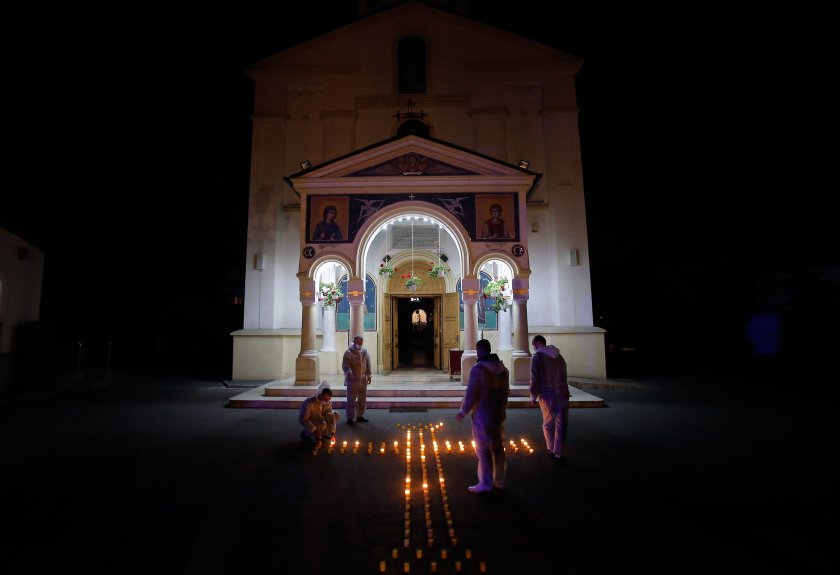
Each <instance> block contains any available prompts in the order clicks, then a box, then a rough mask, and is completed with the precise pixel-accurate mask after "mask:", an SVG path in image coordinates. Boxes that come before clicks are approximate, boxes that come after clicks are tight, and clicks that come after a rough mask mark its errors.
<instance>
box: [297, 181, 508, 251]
mask: <svg viewBox="0 0 840 575" xmlns="http://www.w3.org/2000/svg"><path fill="white" fill-rule="evenodd" d="M405 200H411V201H416V202H428V203H430V204H434V205H435V206H438V207H440V208H443V209H444V210H446V211H447V212H449V214H451V215H452V216H453V217H454V218H455V219H457V220H458V221H459V222H460V223H461V225H462V226H464V229H466V230H467V233H468V234H469V236H470V239H471V240H473V241H482V240H484V241H486V240H492V241H499V242H513V241H519V203H518V201H517V194H516V193H514V192H511V193H502V194H459V193H443V194H441V193H434V194H431V193H429V194H427V193H408V194H406V193H400V194H354V195H352V196H326V195H311V196H307V199H306V201H307V208H306V209H307V218H306V221H307V234H306V237H307V238H309V241H310V242H321V243H323V242H330V243H347V242H352V241H353V240H355V238H356V234H357V233H358V232H359V230H360V229H361V228H362V226H363V225H364V224H365V222H367V221H368V220H369V219H370V218H371V217H372V216H373V215H374V214H376V212H378V211H379V210H381V209H382V208H385V207H387V206H390V205H392V204H396V203H399V202H403V201H405ZM330 207H335V208H336V211H337V214H335V215H333V214H332V213H331V211H330V210H329V208H330ZM498 208H501V211H499V209H498ZM330 218H332V221H330ZM322 224H323V225H322ZM319 226H321V227H320V228H319ZM336 228H337V229H336ZM316 232H317V235H316ZM339 236H340V237H339ZM316 238H320V239H316ZM328 238H332V239H328Z"/></svg>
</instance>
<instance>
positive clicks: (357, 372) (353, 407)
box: [341, 335, 370, 424]
mask: <svg viewBox="0 0 840 575" xmlns="http://www.w3.org/2000/svg"><path fill="white" fill-rule="evenodd" d="M364 341H365V339H364V338H363V337H362V336H361V335H357V336H356V337H354V338H353V345H351V346H350V347H348V348H347V350H346V351H345V352H344V359H343V360H342V361H341V370H342V371H343V372H344V385H346V386H347V406H346V408H345V411H346V413H347V423H349V424H352V423H353V422H354V421H358V422H359V423H366V422H367V421H368V420H367V419H365V407H366V404H367V386H368V385H370V354H368V350H367V349H365V348H364V347H362V344H363V343H364Z"/></svg>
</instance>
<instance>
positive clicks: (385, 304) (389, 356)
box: [382, 293, 394, 375]
mask: <svg viewBox="0 0 840 575" xmlns="http://www.w3.org/2000/svg"><path fill="white" fill-rule="evenodd" d="M392 300H393V298H392V297H391V294H387V293H386V294H383V297H382V373H383V374H384V375H388V374H389V373H391V370H392V369H393V358H394V343H393V341H394V340H393V334H392V333H391V330H392V327H391V326H392V324H393V322H392V321H391V313H392Z"/></svg>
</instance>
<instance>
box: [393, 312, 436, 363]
mask: <svg viewBox="0 0 840 575" xmlns="http://www.w3.org/2000/svg"><path fill="white" fill-rule="evenodd" d="M391 304H392V305H393V306H394V314H393V315H394V318H396V319H395V321H394V352H393V353H394V356H393V358H392V362H393V365H394V368H395V370H402V369H413V370H417V369H421V370H422V369H440V346H439V345H437V340H438V338H439V329H440V327H439V325H440V322H439V321H438V315H439V312H438V309H439V308H440V296H435V297H417V296H409V297H405V296H400V297H392V298H391Z"/></svg>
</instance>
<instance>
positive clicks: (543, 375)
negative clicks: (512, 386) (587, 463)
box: [528, 335, 570, 463]
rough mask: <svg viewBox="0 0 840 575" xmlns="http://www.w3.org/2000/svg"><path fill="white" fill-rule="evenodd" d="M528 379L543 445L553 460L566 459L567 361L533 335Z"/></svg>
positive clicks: (554, 348)
mask: <svg viewBox="0 0 840 575" xmlns="http://www.w3.org/2000/svg"><path fill="white" fill-rule="evenodd" d="M531 345H533V346H534V350H535V352H534V355H532V356H531V381H530V384H529V386H528V388H529V390H530V392H531V402H533V403H537V402H539V406H540V411H542V421H543V423H542V429H543V435H544V436H545V446H546V448H547V449H548V451H549V452H551V454H552V455H553V456H554V461H555V462H556V463H563V462H564V461H565V453H564V451H565V449H566V430H567V429H568V426H569V397H570V394H569V383H568V381H567V378H566V360H565V359H563V356H562V355H560V350H559V349H557V348H556V347H555V346H553V345H546V344H545V338H544V337H543V336H541V335H535V336H534V339H533V340H532V341H531Z"/></svg>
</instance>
